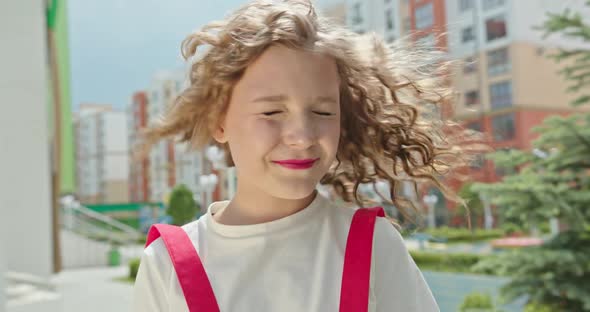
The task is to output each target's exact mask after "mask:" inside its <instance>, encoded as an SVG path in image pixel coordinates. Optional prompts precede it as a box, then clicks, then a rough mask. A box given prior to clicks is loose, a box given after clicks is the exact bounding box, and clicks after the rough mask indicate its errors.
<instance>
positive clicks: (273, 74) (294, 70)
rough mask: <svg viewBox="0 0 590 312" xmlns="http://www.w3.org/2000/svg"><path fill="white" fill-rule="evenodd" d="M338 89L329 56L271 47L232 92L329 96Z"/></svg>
mask: <svg viewBox="0 0 590 312" xmlns="http://www.w3.org/2000/svg"><path fill="white" fill-rule="evenodd" d="M338 86H339V77H338V69H337V66H336V62H335V60H334V59H333V58H331V57H330V56H327V55H323V54H319V53H314V52H309V51H301V50H295V49H290V48H286V47H283V46H271V47H269V48H268V49H267V50H266V51H265V52H264V53H263V54H262V55H261V56H260V57H259V58H258V59H257V60H256V61H254V62H253V63H252V64H251V65H250V66H248V68H247V69H246V71H245V72H244V75H243V76H242V79H240V81H239V82H238V84H237V85H236V89H237V90H235V91H241V92H254V91H257V90H258V91H259V90H260V89H264V90H268V91H279V90H280V91H281V92H289V91H297V92H301V89H302V88H303V89H305V90H306V92H310V93H332V92H334V91H338V88H339V87H338Z"/></svg>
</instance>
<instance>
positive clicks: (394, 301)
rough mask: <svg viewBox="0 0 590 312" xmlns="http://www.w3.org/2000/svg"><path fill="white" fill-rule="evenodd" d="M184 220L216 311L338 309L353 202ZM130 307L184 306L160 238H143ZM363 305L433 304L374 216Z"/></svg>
mask: <svg viewBox="0 0 590 312" xmlns="http://www.w3.org/2000/svg"><path fill="white" fill-rule="evenodd" d="M227 204H228V202H227V201H224V202H216V203H214V204H212V205H211V206H210V207H209V209H208V211H207V214H205V215H203V216H202V217H201V218H200V219H199V220H197V221H194V222H191V223H189V224H186V225H184V226H183V229H184V230H185V231H186V232H187V234H188V236H189V237H190V239H191V240H192V242H193V244H194V246H195V248H196V249H197V251H198V252H199V255H200V257H201V261H202V262H203V265H204V267H205V270H206V271H207V275H208V277H209V280H210V282H211V286H212V288H213V291H214V293H215V297H216V299H217V303H218V305H219V308H220V310H221V312H238V311H239V312H244V311H246V312H247V311H256V312H277V311H280V312H303V311H305V312H315V311H318V312H320V311H321V312H326V311H334V312H336V311H338V309H339V302H340V287H341V283H342V268H343V265H344V251H345V246H346V239H347V236H348V231H349V228H350V223H351V220H352V216H353V214H354V210H353V209H349V208H341V207H336V206H335V205H334V204H333V203H331V202H330V201H329V200H328V199H326V198H324V197H322V196H321V195H319V194H318V195H317V196H316V198H315V199H314V200H313V202H312V203H311V204H310V205H309V206H308V207H306V208H305V209H303V210H301V211H299V212H297V213H295V214H293V215H290V216H288V217H285V218H282V219H279V220H275V221H271V222H267V223H261V224H254V225H238V226H233V225H224V224H220V223H218V222H216V221H215V220H214V219H213V217H212V213H213V214H214V213H216V212H218V211H220V209H223V208H225V207H226V206H227ZM134 291H135V293H134V296H135V298H134V311H137V312H140V311H141V312H152V311H154V312H155V311H158V312H166V311H171V312H180V311H188V307H187V305H186V301H185V299H184V296H183V293H182V290H181V288H180V283H179V282H178V278H177V276H176V272H175V271H174V267H173V266H172V262H171V260H170V258H169V255H168V252H167V250H166V247H165V245H164V242H163V241H162V239H161V238H159V239H157V240H155V241H154V242H153V243H152V244H151V245H150V246H148V247H147V248H146V249H145V251H144V254H143V256H142V259H141V265H140V267H139V272H138V274H137V280H136V282H135V290H134ZM369 301H370V302H369V311H371V312H376V311H378V312H385V311H388V312H390V311H399V312H431V311H439V309H438V307H437V304H436V302H435V300H434V298H433V296H432V293H431V292H430V289H429V288H428V286H427V285H426V282H425V281H424V278H423V277H422V274H421V273H420V271H419V270H418V268H417V267H416V265H415V264H414V261H413V260H412V259H411V257H410V256H409V254H408V251H407V250H406V248H405V245H404V242H403V239H402V237H401V236H400V234H399V233H398V232H397V230H395V228H394V227H393V225H391V224H390V223H389V221H387V220H386V219H384V218H377V222H376V224H375V234H374V241H373V255H372V265H371V282H370V292H369Z"/></svg>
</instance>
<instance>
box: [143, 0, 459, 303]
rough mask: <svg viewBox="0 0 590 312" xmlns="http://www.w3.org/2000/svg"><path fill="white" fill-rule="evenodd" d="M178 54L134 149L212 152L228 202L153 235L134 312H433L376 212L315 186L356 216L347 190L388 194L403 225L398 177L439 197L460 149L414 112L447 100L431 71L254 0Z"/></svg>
mask: <svg viewBox="0 0 590 312" xmlns="http://www.w3.org/2000/svg"><path fill="white" fill-rule="evenodd" d="M205 45H207V46H209V49H208V50H207V51H205V52H203V53H202V54H200V55H198V56H197V48H198V47H201V46H205ZM182 51H183V55H184V57H185V58H187V59H188V58H192V59H194V60H193V64H192V66H191V70H190V82H191V84H190V86H189V87H188V88H187V89H186V90H185V91H184V92H183V93H182V94H181V95H180V96H179V97H178V99H177V100H176V102H175V103H174V105H173V106H172V107H171V109H170V110H169V112H168V113H167V115H166V116H165V117H164V118H163V119H162V120H161V122H160V123H159V124H157V125H155V126H154V127H153V128H151V129H149V130H147V132H146V137H145V138H146V142H147V145H148V146H149V145H150V144H153V143H154V142H156V141H158V140H160V139H162V138H165V137H170V136H179V137H180V139H181V141H184V142H190V143H192V144H193V145H194V146H195V147H203V146H206V145H207V144H218V145H219V146H220V147H222V148H224V149H225V150H226V153H227V155H229V157H228V165H230V166H231V165H235V167H236V172H237V177H238V182H237V190H236V194H235V196H234V198H232V199H231V200H230V201H222V202H216V203H213V204H212V205H211V206H209V208H208V210H207V213H206V214H205V215H204V216H202V217H201V218H200V219H199V220H197V221H194V222H191V223H189V224H186V225H184V226H183V227H182V228H181V230H179V229H180V228H175V227H172V226H165V225H158V226H155V227H153V228H152V230H151V231H150V234H149V238H148V245H147V247H146V248H145V252H144V254H143V256H142V259H141V266H140V268H139V272H138V275H137V281H136V284H135V311H142V312H148V311H159V312H161V311H175V312H176V311H224V312H229V311H258V312H266V311H269V312H270V311H273V312H274V311H287V312H288V311H293V312H295V311H297V312H302V311H306V312H309V311H355V312H357V311H383V312H384V311H400V312H412V311H420V312H429V311H438V307H437V304H436V302H435V300H434V299H433V296H432V294H431V292H430V290H429V288H428V286H427V285H426V283H425V281H424V279H423V277H422V275H421V273H420V271H419V270H418V268H417V267H416V265H415V264H414V262H413V261H412V259H411V258H410V256H409V254H408V252H407V250H406V248H405V247H404V242H403V239H402V237H401V236H400V234H399V233H398V232H397V231H396V229H395V228H394V227H393V226H392V225H391V223H390V222H388V221H387V220H386V219H385V218H379V217H378V216H382V210H380V209H378V208H377V209H358V210H354V209H350V208H345V207H337V206H336V205H335V204H334V203H333V202H331V201H330V200H328V199H327V198H325V197H322V196H321V195H319V194H318V192H317V191H316V190H315V189H316V186H317V185H318V183H321V184H322V185H324V186H331V187H332V189H333V192H334V193H335V194H337V195H338V196H339V197H340V198H342V199H343V200H344V201H346V202H353V201H354V202H355V203H357V204H358V205H359V206H362V205H363V204H364V202H363V200H362V198H361V197H360V196H359V195H358V194H357V192H356V190H357V188H358V186H359V184H361V183H374V182H376V181H379V180H382V181H387V182H388V184H389V185H390V186H391V194H390V195H391V197H392V200H393V202H394V203H395V204H396V206H397V208H398V210H399V211H401V212H405V211H406V209H404V207H408V201H403V200H402V197H401V196H400V195H398V192H396V189H397V188H398V187H399V186H400V185H401V184H400V182H402V181H403V180H407V181H412V182H413V183H414V184H415V183H416V182H419V181H423V180H428V181H431V182H432V183H434V184H436V185H437V186H439V187H441V188H442V189H443V190H445V188H444V186H443V185H442V184H440V183H439V182H438V176H440V175H441V174H442V173H444V172H445V171H447V169H449V168H450V166H449V165H448V164H449V163H451V162H452V163H453V164H461V163H462V161H461V159H462V158H460V157H459V153H460V152H461V151H460V150H459V149H458V148H456V146H455V145H454V143H453V142H452V141H450V140H449V138H448V137H445V136H444V135H443V130H444V129H443V126H444V125H445V124H444V123H443V122H441V121H440V119H439V120H438V121H435V119H433V120H427V119H426V118H427V116H428V114H427V112H423V113H422V112H420V111H419V110H418V108H419V107H421V106H428V105H429V104H438V103H442V102H443V101H445V100H446V99H447V98H448V95H449V94H450V93H449V92H448V91H447V90H445V89H444V88H443V87H439V86H437V84H436V79H435V78H434V77H437V73H436V72H434V71H433V69H434V70H436V69H441V66H439V65H440V64H441V63H440V62H433V61H432V60H427V59H425V58H424V57H425V56H428V55H430V54H428V53H426V54H422V55H418V54H417V53H413V54H410V53H408V52H405V51H402V50H399V49H398V50H394V49H392V48H391V47H388V46H386V45H385V44H384V43H383V42H382V41H380V40H379V39H376V38H373V39H372V40H366V39H363V38H362V37H359V36H358V35H357V34H355V33H352V32H349V31H347V30H345V29H342V28H340V27H337V26H335V25H333V24H331V23H330V22H329V21H327V20H326V19H324V18H322V17H320V16H318V15H317V14H316V12H315V10H314V8H313V6H312V5H311V3H310V2H309V1H304V0H284V1H279V2H266V1H254V2H252V3H250V4H248V5H246V6H244V7H243V8H241V9H240V10H238V11H237V12H235V13H234V14H233V15H231V16H229V17H228V18H227V19H226V20H225V21H223V22H219V23H212V24H209V25H207V26H205V27H204V28H203V29H202V30H201V31H199V32H196V33H193V34H192V35H190V36H189V37H188V38H187V39H186V40H185V41H184V42H183V45H182ZM211 139H213V140H211ZM451 196H452V194H451ZM159 236H161V237H159Z"/></svg>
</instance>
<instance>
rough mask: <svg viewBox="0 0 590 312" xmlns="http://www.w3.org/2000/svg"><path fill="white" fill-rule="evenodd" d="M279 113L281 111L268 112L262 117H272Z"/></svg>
mask: <svg viewBox="0 0 590 312" xmlns="http://www.w3.org/2000/svg"><path fill="white" fill-rule="evenodd" d="M279 113H281V111H270V112H264V113H262V114H263V115H264V116H272V115H276V114H279Z"/></svg>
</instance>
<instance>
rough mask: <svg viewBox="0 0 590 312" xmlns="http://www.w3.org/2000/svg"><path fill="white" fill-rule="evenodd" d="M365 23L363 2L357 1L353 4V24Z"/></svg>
mask: <svg viewBox="0 0 590 312" xmlns="http://www.w3.org/2000/svg"><path fill="white" fill-rule="evenodd" d="M362 23H363V14H362V11H361V3H360V2H357V3H355V4H354V5H353V6H352V24H353V25H358V24H362Z"/></svg>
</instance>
